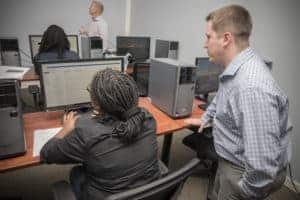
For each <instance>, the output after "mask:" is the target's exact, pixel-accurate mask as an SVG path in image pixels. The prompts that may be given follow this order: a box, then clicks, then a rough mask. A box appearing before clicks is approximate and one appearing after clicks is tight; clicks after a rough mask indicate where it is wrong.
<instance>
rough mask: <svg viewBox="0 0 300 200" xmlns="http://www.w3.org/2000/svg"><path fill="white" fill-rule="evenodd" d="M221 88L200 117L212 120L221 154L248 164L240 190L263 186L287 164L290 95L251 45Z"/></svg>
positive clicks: (260, 190)
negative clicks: (284, 90)
mask: <svg viewBox="0 0 300 200" xmlns="http://www.w3.org/2000/svg"><path fill="white" fill-rule="evenodd" d="M219 80H220V83H219V90H218V92H217V94H216V96H215V98H214V100H213V101H212V103H211V104H210V106H209V107H208V109H207V111H206V113H205V115H204V116H203V118H202V120H203V121H204V122H205V123H206V122H209V121H212V122H213V136H214V144H215V148H216V151H217V153H218V155H219V156H220V157H223V158H224V159H226V160H228V161H230V162H232V163H235V164H237V165H239V166H242V167H244V168H245V173H244V174H243V176H242V178H241V180H240V182H239V183H238V184H239V186H240V188H241V190H242V191H243V192H244V193H245V194H247V195H248V196H250V197H262V196H265V195H266V194H265V189H266V188H268V186H269V185H270V183H272V182H273V180H274V178H275V177H276V175H277V173H278V172H279V171H280V170H282V169H283V168H284V167H286V166H287V163H288V145H289V138H288V107H289V103H288V98H287V96H286V95H285V94H284V93H283V92H282V90H281V89H280V88H279V86H278V84H277V83H276V82H275V80H274V79H273V77H272V75H271V72H270V70H269V69H268V68H267V66H266V65H265V64H264V62H263V60H262V59H261V58H260V57H259V56H258V55H257V54H255V53H254V51H253V50H252V49H251V48H250V47H248V48H247V49H245V50H243V51H242V52H241V53H240V54H239V55H238V56H237V57H236V58H234V59H233V60H232V62H231V63H230V64H229V65H228V67H227V68H226V69H225V71H224V72H223V73H222V74H221V75H220V77H219Z"/></svg>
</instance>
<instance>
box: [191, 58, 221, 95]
mask: <svg viewBox="0 0 300 200" xmlns="http://www.w3.org/2000/svg"><path fill="white" fill-rule="evenodd" d="M195 64H196V67H197V68H196V88H195V94H196V95H199V94H208V93H210V92H216V91H217V90H218V87H219V75H220V74H221V73H222V72H223V70H224V68H223V67H222V66H221V65H216V64H214V63H212V62H210V61H209V58H207V57H201V58H200V57H199V58H196V63H195Z"/></svg>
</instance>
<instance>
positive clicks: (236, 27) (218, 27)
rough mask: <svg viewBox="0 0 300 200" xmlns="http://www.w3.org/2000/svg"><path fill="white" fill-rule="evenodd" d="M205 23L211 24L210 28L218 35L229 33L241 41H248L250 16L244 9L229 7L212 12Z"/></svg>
mask: <svg viewBox="0 0 300 200" xmlns="http://www.w3.org/2000/svg"><path fill="white" fill-rule="evenodd" d="M206 21H207V22H208V21H211V22H212V28H213V30H214V31H216V32H217V33H218V34H222V33H224V32H226V31H229V32H231V33H233V34H234V35H235V36H236V37H237V38H238V39H240V40H242V41H245V40H248V39H249V37H250V35H251V31H252V19H251V16H250V14H249V12H248V10H247V9H246V8H244V7H242V6H239V5H229V6H225V7H222V8H219V9H217V10H215V11H212V12H211V13H209V14H208V16H207V17H206Z"/></svg>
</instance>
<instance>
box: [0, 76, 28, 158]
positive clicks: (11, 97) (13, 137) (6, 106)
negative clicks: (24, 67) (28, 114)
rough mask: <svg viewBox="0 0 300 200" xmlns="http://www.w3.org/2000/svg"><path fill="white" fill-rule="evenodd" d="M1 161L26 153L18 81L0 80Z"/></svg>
mask: <svg viewBox="0 0 300 200" xmlns="http://www.w3.org/2000/svg"><path fill="white" fill-rule="evenodd" d="M0 121H1V126H0V159H3V158H8V157H13V156H17V155H19V154H23V153H25V151H26V145H25V138H24V128H23V116H22V106H21V100H20V85H19V82H18V81H17V80H4V79H2V80H0Z"/></svg>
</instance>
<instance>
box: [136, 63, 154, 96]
mask: <svg viewBox="0 0 300 200" xmlns="http://www.w3.org/2000/svg"><path fill="white" fill-rule="evenodd" d="M149 72H150V63H148V62H136V63H134V66H133V78H134V80H135V82H136V85H137V87H138V92H139V96H148V83H149Z"/></svg>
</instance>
